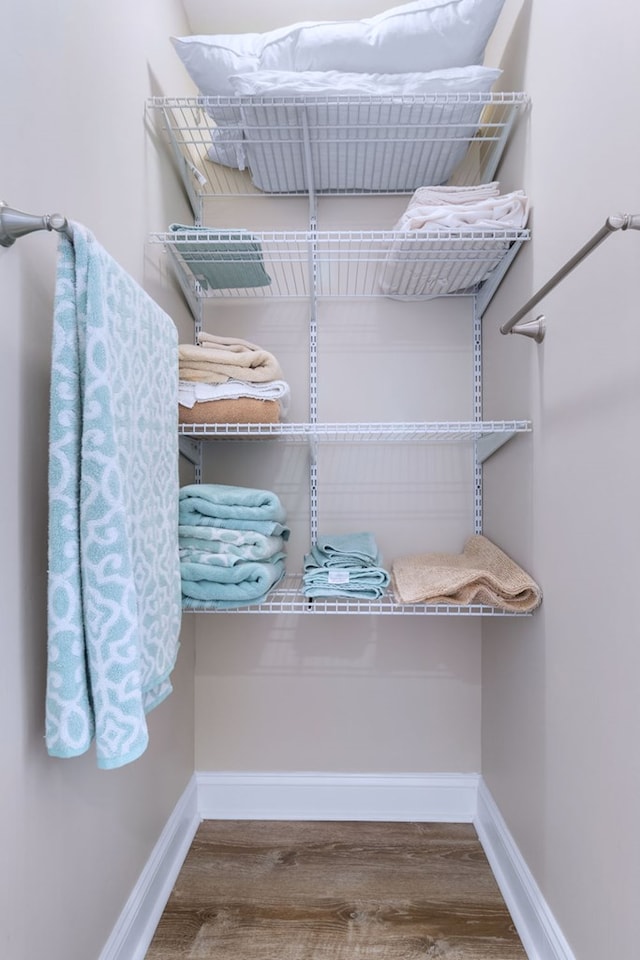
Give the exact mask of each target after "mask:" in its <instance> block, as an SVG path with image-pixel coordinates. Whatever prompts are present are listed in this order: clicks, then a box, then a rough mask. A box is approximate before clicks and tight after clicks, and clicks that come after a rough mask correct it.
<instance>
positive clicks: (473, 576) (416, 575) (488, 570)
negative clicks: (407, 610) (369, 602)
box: [391, 535, 542, 613]
mask: <svg viewBox="0 0 640 960" xmlns="http://www.w3.org/2000/svg"><path fill="white" fill-rule="evenodd" d="M391 581H392V586H393V590H394V593H395V596H396V599H397V600H398V602H399V603H453V604H459V605H462V606H467V605H469V604H474V603H478V604H486V605H487V606H491V607H497V608H499V609H502V610H508V611H510V612H513V613H528V612H530V611H531V610H535V608H536V607H537V606H539V604H540V603H541V601H542V593H541V590H540V587H539V586H538V585H537V584H536V583H535V581H534V580H532V578H531V577H530V576H529V574H528V573H525V571H524V570H522V569H521V567H519V566H518V565H517V564H516V563H515V562H514V561H513V560H512V559H511V558H510V557H508V556H507V555H506V554H505V553H503V552H502V550H500V548H499V547H497V546H496V545H495V544H494V543H492V542H491V541H490V540H488V539H487V538H486V537H483V536H481V535H477V536H473V537H469V539H468V540H467V541H466V543H465V545H464V548H463V551H462V553H461V554H449V553H423V554H414V555H411V556H406V557H400V558H399V559H397V560H394V562H393V564H392V566H391Z"/></svg>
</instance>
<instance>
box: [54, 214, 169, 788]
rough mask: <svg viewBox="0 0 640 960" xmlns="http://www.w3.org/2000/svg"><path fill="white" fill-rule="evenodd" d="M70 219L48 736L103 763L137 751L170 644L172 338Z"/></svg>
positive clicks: (57, 332)
mask: <svg viewBox="0 0 640 960" xmlns="http://www.w3.org/2000/svg"><path fill="white" fill-rule="evenodd" d="M72 227H73V243H71V242H70V241H69V240H68V239H67V238H66V237H64V236H61V237H60V241H59V247H58V273H57V283H56V299H55V307H54V322H53V347H52V369H51V411H50V428H49V434H50V451H49V581H48V669H47V695H46V744H47V749H48V752H49V753H50V754H51V755H52V756H55V757H74V756H78V755H79V754H82V753H85V752H86V751H87V750H88V749H89V747H90V745H91V743H92V741H93V740H94V739H95V746H96V757H97V763H98V766H99V767H102V768H106V769H109V768H113V767H119V766H122V765H123V764H125V763H129V762H130V761H132V760H135V759H136V758H137V757H139V756H140V754H141V753H143V752H144V750H145V749H146V747H147V743H148V731H147V724H146V719H145V717H146V714H147V713H148V711H149V710H151V709H152V708H153V707H155V706H156V705H157V704H159V703H160V702H161V701H162V700H164V698H165V697H166V696H167V695H168V694H169V693H170V692H171V682H170V674H171V671H172V669H173V667H174V663H175V659H176V655H177V651H178V642H179V641H178V634H179V629H180V619H181V599H180V568H179V557H178V540H177V537H178V490H179V485H178V434H177V429H176V426H177V420H176V409H177V403H178V377H177V367H178V363H177V357H178V338H177V331H176V329H175V326H174V324H173V322H172V320H171V319H170V317H168V316H167V314H165V313H164V312H163V311H162V310H161V309H160V307H159V306H158V305H157V304H156V303H154V301H153V300H151V299H150V297H148V296H147V294H146V293H145V292H144V290H142V288H141V287H139V286H138V284H137V283H136V282H135V281H134V280H133V279H132V278H131V277H130V276H129V275H128V274H127V273H126V272H125V271H124V270H123V269H122V268H121V267H120V266H119V265H118V264H117V263H116V262H115V261H114V260H113V259H112V257H111V256H110V255H109V254H108V253H107V252H106V251H105V250H104V249H103V248H102V247H101V246H100V245H99V244H98V243H97V241H96V240H95V238H94V237H93V236H92V235H91V234H90V233H89V232H88V231H87V230H86V229H85V228H84V227H81V226H80V225H78V224H73V225H72Z"/></svg>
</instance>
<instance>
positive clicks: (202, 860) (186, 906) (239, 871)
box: [146, 820, 526, 960]
mask: <svg viewBox="0 0 640 960" xmlns="http://www.w3.org/2000/svg"><path fill="white" fill-rule="evenodd" d="M427 958H438V960H526V954H525V952H524V949H523V947H522V944H521V942H520V940H519V938H518V935H517V933H516V931H515V929H514V926H513V923H512V921H511V918H510V916H509V913H508V911H507V908H506V906H505V904H504V901H503V900H502V897H501V895H500V892H499V890H498V887H497V885H496V882H495V879H494V877H493V874H492V873H491V869H490V867H489V864H488V862H487V860H486V857H485V855H484V852H483V850H482V847H481V845H480V842H479V840H478V838H477V834H476V832H475V830H474V828H473V826H472V825H471V824H464V823H462V824H437V823H360V822H349V823H342V822H322V823H318V822H304V821H302V822H300V821H296V822H284V821H277V822H265V821H229V820H225V821H215V820H207V821H204V822H203V823H202V824H201V825H200V827H199V829H198V832H197V834H196V837H195V839H194V842H193V844H192V847H191V849H190V851H189V853H188V855H187V858H186V861H185V863H184V866H183V868H182V871H181V873H180V875H179V877H178V880H177V882H176V885H175V887H174V889H173V892H172V894H171V896H170V898H169V901H168V903H167V906H166V908H165V911H164V913H163V915H162V918H161V920H160V923H159V925H158V928H157V930H156V933H155V936H154V938H153V941H152V943H151V945H150V948H149V951H148V952H147V955H146V960H427Z"/></svg>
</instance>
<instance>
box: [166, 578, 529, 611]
mask: <svg viewBox="0 0 640 960" xmlns="http://www.w3.org/2000/svg"><path fill="white" fill-rule="evenodd" d="M183 610H184V611H185V613H244V614H246V613H259V614H264V613H295V614H314V613H317V614H331V613H333V614H376V615H379V614H396V615H402V616H407V615H412V614H413V615H419V616H425V615H427V616H428V615H431V616H471V617H524V616H531V614H529V613H515V612H513V611H510V610H504V609H502V608H500V607H489V606H484V605H483V604H479V603H474V604H464V605H463V604H454V603H451V604H448V603H399V602H398V601H396V600H395V598H394V596H393V594H392V593H391V592H389V593H387V594H385V595H384V596H382V597H381V598H380V599H378V600H360V599H357V598H354V597H314V598H310V597H306V596H305V595H304V593H303V581H302V576H301V575H290V576H287V577H285V578H284V579H283V580H282V581H281V582H280V583H279V584H278V586H276V587H274V589H273V590H271V591H270V592H269V594H268V595H267V596H266V598H265V599H264V600H263V601H262V602H261V603H257V604H248V605H247V606H244V607H231V608H225V609H218V608H216V607H210V606H207V605H206V604H202V605H200V606H196V605H195V604H193V605H192V604H189V606H185V607H183Z"/></svg>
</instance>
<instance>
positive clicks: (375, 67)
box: [171, 0, 504, 96]
mask: <svg viewBox="0 0 640 960" xmlns="http://www.w3.org/2000/svg"><path fill="white" fill-rule="evenodd" d="M503 5H504V0H415V2H413V3H405V4H403V5H402V6H399V7H392V8H391V9H390V10H387V11H386V12H385V13H381V14H378V16H376V17H370V18H368V19H365V20H338V21H324V22H315V23H309V22H305V23H296V24H293V25H291V26H289V27H281V28H279V29H278V30H271V31H270V32H269V33H263V34H256V33H244V34H242V33H241V34H219V35H213V36H206V35H199V36H192V37H172V38H171V41H172V43H173V45H174V47H175V50H176V52H177V54H178V56H179V57H180V59H181V60H182V62H183V64H184V66H185V68H186V69H187V71H188V73H189V75H190V76H191V79H192V80H193V81H194V83H195V84H196V86H197V87H198V89H199V91H200V93H202V94H203V95H205V96H228V95H230V94H231V93H232V92H233V91H232V89H231V86H230V83H229V77H230V76H232V75H238V74H244V73H252V72H255V71H257V70H296V71H313V70H340V71H343V72H350V73H411V72H427V71H432V70H440V69H446V68H448V67H464V66H469V65H471V64H480V63H482V60H483V57H484V50H485V46H486V44H487V41H488V39H489V37H490V36H491V33H492V31H493V28H494V26H495V24H496V21H497V19H498V16H499V14H500V11H501V9H502V7H503Z"/></svg>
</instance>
